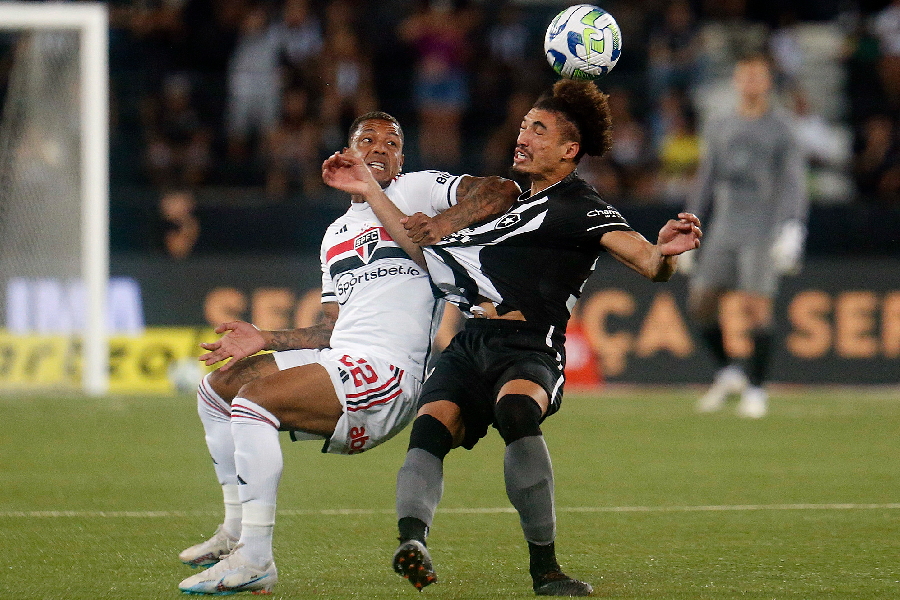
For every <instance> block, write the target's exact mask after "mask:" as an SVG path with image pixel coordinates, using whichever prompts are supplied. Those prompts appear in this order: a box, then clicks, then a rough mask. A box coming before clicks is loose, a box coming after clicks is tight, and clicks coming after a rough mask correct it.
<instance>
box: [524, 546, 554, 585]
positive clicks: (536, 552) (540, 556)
mask: <svg viewBox="0 0 900 600" xmlns="http://www.w3.org/2000/svg"><path fill="white" fill-rule="evenodd" d="M528 554H529V555H530V557H531V560H530V564H529V567H528V571H529V572H530V573H531V577H532V579H537V578H539V577H540V576H541V575H544V574H546V573H549V572H551V571H559V570H560V568H559V563H558V562H556V543H554V542H550V543H549V544H545V545H538V544H533V543H532V542H528Z"/></svg>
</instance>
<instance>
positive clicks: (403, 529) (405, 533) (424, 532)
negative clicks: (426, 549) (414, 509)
mask: <svg viewBox="0 0 900 600" xmlns="http://www.w3.org/2000/svg"><path fill="white" fill-rule="evenodd" d="M397 528H398V529H399V530H400V541H401V542H405V541H407V540H418V541H420V542H422V543H423V544H424V543H425V538H426V537H428V525H426V524H425V521H422V520H420V519H417V518H415V517H403V518H402V519H400V520H399V521H397Z"/></svg>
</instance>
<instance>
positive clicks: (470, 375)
mask: <svg viewBox="0 0 900 600" xmlns="http://www.w3.org/2000/svg"><path fill="white" fill-rule="evenodd" d="M550 332H551V328H550V327H541V326H536V325H532V324H530V323H527V322H525V321H509V320H504V319H469V320H467V321H466V326H465V329H464V330H463V331H461V332H460V333H458V334H456V336H455V337H454V338H453V340H452V341H451V342H450V345H449V346H447V348H446V349H445V350H444V351H443V352H442V353H441V355H440V356H439V357H438V360H437V363H436V365H435V367H434V371H432V372H431V374H430V375H429V376H428V378H427V379H426V380H425V383H424V384H423V386H422V395H421V397H420V398H419V407H420V408H421V407H422V406H424V405H425V404H428V403H429V402H436V401H438V400H449V401H450V402H453V403H454V404H456V405H457V406H459V408H460V410H461V412H462V419H463V424H464V425H465V428H466V435H465V438H464V440H463V444H462V445H463V446H464V447H465V448H468V449H470V450H471V449H472V448H473V447H474V446H475V444H476V443H478V440H480V439H481V438H483V437H484V436H485V435H487V430H488V427H490V426H491V425H495V426H496V423H495V421H494V403H495V402H496V401H497V393H498V392H499V391H500V388H501V387H503V385H504V384H505V383H507V382H508V381H512V380H514V379H526V380H528V381H533V382H534V383H536V384H538V385H540V386H541V387H542V388H544V391H546V392H547V397H548V398H550V406H549V407H548V408H547V412H546V414H545V415H544V418H547V417H549V416H550V415H552V414H553V413H555V412H556V411H557V410H559V406H560V404H561V403H562V395H563V381H564V378H563V367H564V366H565V364H566V354H565V352H566V350H565V335H564V334H563V333H555V332H554V333H553V334H552V335H551V333H550Z"/></svg>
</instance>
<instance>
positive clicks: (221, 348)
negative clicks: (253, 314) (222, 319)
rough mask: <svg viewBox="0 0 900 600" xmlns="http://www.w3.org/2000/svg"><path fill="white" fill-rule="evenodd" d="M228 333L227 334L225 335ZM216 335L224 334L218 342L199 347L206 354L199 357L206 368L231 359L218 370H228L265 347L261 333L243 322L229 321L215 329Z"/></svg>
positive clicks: (203, 344)
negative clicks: (238, 361) (236, 362)
mask: <svg viewBox="0 0 900 600" xmlns="http://www.w3.org/2000/svg"><path fill="white" fill-rule="evenodd" d="M225 332H228V333H225ZM216 333H225V335H223V336H222V337H221V338H220V339H219V340H218V341H215V342H209V343H205V342H204V343H202V344H200V347H201V348H203V349H204V350H208V352H207V353H206V354H204V355H202V356H200V358H199V360H202V361H203V362H204V363H205V364H206V366H207V367H208V366H210V365H213V364H215V363H217V362H219V361H222V360H225V359H226V358H231V359H233V360H230V361H228V362H227V363H225V364H224V365H222V366H221V367H219V369H220V370H221V371H226V370H228V369H229V368H230V367H231V365H233V364H234V362H235V361H237V360H240V359H242V358H246V357H248V356H253V355H254V354H256V353H257V352H259V351H260V350H264V349H265V347H266V340H265V338H264V337H263V334H262V332H261V331H260V330H259V329H257V328H256V327H255V326H253V325H251V324H250V323H247V322H245V321H229V322H228V323H222V324H221V325H219V326H218V327H216Z"/></svg>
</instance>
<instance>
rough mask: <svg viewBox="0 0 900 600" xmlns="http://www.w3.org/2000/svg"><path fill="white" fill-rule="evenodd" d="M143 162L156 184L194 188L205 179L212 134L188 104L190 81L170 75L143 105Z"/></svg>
mask: <svg viewBox="0 0 900 600" xmlns="http://www.w3.org/2000/svg"><path fill="white" fill-rule="evenodd" d="M143 112H144V129H145V132H146V139H147V141H146V148H145V151H144V163H145V165H146V170H147V174H148V176H149V178H150V180H151V181H152V182H153V183H155V184H157V185H197V184H200V183H203V182H204V181H205V180H206V176H207V174H208V171H209V168H210V164H211V144H212V131H211V130H210V128H209V127H208V126H207V125H206V124H204V123H203V122H202V121H201V119H200V116H199V113H198V111H197V109H196V108H195V107H194V104H193V102H192V87H191V82H190V79H189V78H188V77H187V76H185V75H180V74H179V75H170V76H169V77H168V78H167V79H166V81H165V82H164V84H163V89H162V95H161V97H159V98H148V99H147V100H146V101H145V106H144V111H143Z"/></svg>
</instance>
